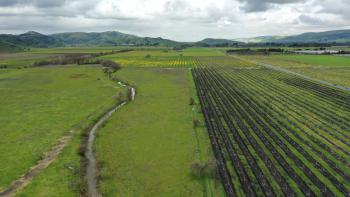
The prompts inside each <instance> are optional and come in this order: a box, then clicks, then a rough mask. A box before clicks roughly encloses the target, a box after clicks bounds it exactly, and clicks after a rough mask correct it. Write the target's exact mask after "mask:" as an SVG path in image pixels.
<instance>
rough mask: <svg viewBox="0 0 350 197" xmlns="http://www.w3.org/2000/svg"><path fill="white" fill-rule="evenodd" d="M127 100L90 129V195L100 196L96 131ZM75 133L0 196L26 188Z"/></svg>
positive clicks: (132, 97)
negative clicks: (95, 151) (96, 156)
mask: <svg viewBox="0 0 350 197" xmlns="http://www.w3.org/2000/svg"><path fill="white" fill-rule="evenodd" d="M119 84H120V85H122V86H125V87H129V86H127V85H125V84H123V83H119ZM129 88H131V100H134V97H135V89H134V88H133V87H129ZM125 104H126V102H124V103H122V104H120V105H118V106H117V107H116V108H114V109H112V110H111V111H109V112H108V113H107V114H106V115H105V116H103V117H102V118H101V119H100V120H99V121H98V122H97V123H96V124H95V125H94V127H93V128H92V129H91V130H90V134H89V141H88V149H87V152H86V153H85V154H86V157H87V159H88V161H89V163H88V167H87V179H88V180H87V181H88V189H89V194H91V195H90V196H93V197H96V196H100V195H99V193H98V190H97V179H96V172H97V169H96V160H95V157H94V155H93V142H94V139H95V133H96V130H97V128H98V127H99V126H101V124H103V123H104V122H105V121H106V120H107V119H108V118H109V117H110V116H111V115H112V114H113V113H114V112H115V111H116V110H117V109H119V108H120V107H122V106H123V105H125ZM74 133H75V130H74V129H72V130H70V131H69V132H68V134H66V135H64V136H63V137H61V138H60V139H59V140H58V141H57V144H56V145H55V146H54V147H52V149H51V150H50V151H48V152H46V153H45V154H44V157H43V159H42V160H40V161H38V162H37V164H36V165H35V166H33V167H32V168H31V169H30V170H29V171H28V172H26V173H25V174H23V175H22V176H21V177H20V178H18V179H17V180H15V181H13V182H12V183H11V185H10V186H9V187H8V188H7V189H5V190H4V191H0V197H11V196H14V195H15V194H16V192H17V191H19V190H21V189H23V188H25V187H26V186H27V185H29V184H30V183H31V181H32V180H33V178H34V177H35V176H37V175H38V174H39V173H40V172H42V171H43V170H44V169H45V168H47V167H48V166H49V165H50V164H51V163H52V162H54V161H55V160H56V158H57V157H58V155H59V154H60V153H61V152H62V150H63V148H64V147H65V146H66V145H67V144H68V143H69V141H70V140H71V138H72V137H73V135H74Z"/></svg>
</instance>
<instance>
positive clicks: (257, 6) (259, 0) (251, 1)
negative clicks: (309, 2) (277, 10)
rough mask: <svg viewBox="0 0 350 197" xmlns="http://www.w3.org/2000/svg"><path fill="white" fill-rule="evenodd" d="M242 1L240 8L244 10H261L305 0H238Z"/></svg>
mask: <svg viewBox="0 0 350 197" xmlns="http://www.w3.org/2000/svg"><path fill="white" fill-rule="evenodd" d="M238 1H239V2H241V3H243V5H242V6H241V8H242V9H243V10H244V11H245V12H263V11H266V10H268V9H271V8H272V7H273V6H274V5H278V4H288V3H299V2H303V1H305V0H264V1H263V0H238Z"/></svg>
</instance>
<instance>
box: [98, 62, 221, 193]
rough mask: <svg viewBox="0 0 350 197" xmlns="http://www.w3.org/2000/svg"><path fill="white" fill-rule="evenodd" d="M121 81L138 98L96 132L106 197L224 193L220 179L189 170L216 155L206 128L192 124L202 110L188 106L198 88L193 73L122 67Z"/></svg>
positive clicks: (102, 187) (103, 188)
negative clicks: (133, 89)
mask: <svg viewBox="0 0 350 197" xmlns="http://www.w3.org/2000/svg"><path fill="white" fill-rule="evenodd" d="M118 77H119V78H120V79H121V80H122V81H126V82H128V83H129V84H132V85H134V86H135V87H136V92H137V94H136V98H135V100H134V101H132V102H131V103H129V104H127V105H126V106H124V107H123V108H121V109H120V111H118V112H116V113H115V114H114V115H113V116H112V117H111V119H110V120H109V121H108V123H107V124H105V126H104V128H103V129H101V130H100V131H99V132H98V136H97V139H96V140H97V141H96V155H97V157H98V160H99V162H100V166H101V169H100V175H99V176H100V178H101V179H100V186H101V191H102V193H103V194H104V196H118V195H123V196H206V195H209V196H218V195H220V194H222V193H220V192H222V190H221V188H220V186H219V187H218V186H217V185H219V184H217V183H215V182H216V181H214V180H212V179H209V178H197V177H196V176H194V175H193V174H192V173H191V171H190V165H191V163H193V162H205V161H208V160H209V159H212V156H211V154H212V153H211V147H210V143H209V139H208V136H207V133H206V131H205V129H194V128H193V125H192V120H193V117H196V116H198V115H195V116H194V114H198V111H199V109H198V108H197V107H195V108H193V107H192V106H190V105H189V100H190V97H191V96H193V90H194V89H192V88H191V87H193V82H192V81H191V80H192V79H191V75H190V74H189V71H188V70H187V69H175V70H169V69H166V70H165V69H156V68H152V69H150V68H148V69H147V68H124V69H122V70H121V71H120V72H119V73H118ZM192 110H194V111H192ZM200 127H203V121H202V119H201V126H200Z"/></svg>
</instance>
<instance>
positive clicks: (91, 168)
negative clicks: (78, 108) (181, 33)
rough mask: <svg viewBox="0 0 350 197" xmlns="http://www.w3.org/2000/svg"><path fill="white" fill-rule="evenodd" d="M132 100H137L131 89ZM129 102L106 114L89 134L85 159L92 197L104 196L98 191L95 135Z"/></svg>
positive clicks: (89, 191) (89, 190)
mask: <svg viewBox="0 0 350 197" xmlns="http://www.w3.org/2000/svg"><path fill="white" fill-rule="evenodd" d="M120 85H122V86H126V85H125V84H122V83H120ZM130 94H131V100H134V98H135V94H136V92H135V89H134V88H132V87H131V92H130ZM126 103H127V102H123V103H121V104H120V105H118V106H117V107H115V108H114V109H112V110H111V111H109V112H108V113H106V114H105V115H104V116H103V117H102V118H101V119H100V120H99V121H98V122H97V123H96V124H95V125H94V126H93V127H92V129H91V130H90V133H89V139H88V144H87V150H86V153H85V157H86V158H87V160H88V166H87V169H86V179H87V184H88V196H90V197H100V196H102V195H101V193H100V192H99V191H98V189H97V162H96V158H95V156H94V150H93V145H94V141H95V134H96V131H97V129H98V128H99V127H100V126H101V125H102V124H103V123H104V122H105V121H106V120H108V119H109V118H110V117H111V115H112V114H113V113H114V112H115V111H117V110H118V109H119V108H121V107H123V106H124V105H125V104H126Z"/></svg>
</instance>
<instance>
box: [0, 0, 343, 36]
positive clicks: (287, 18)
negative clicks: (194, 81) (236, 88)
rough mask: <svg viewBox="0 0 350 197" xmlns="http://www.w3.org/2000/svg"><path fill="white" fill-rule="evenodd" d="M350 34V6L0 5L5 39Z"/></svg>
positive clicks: (306, 0)
mask: <svg viewBox="0 0 350 197" xmlns="http://www.w3.org/2000/svg"><path fill="white" fill-rule="evenodd" d="M334 29H350V0H0V33H16V34H18V33H23V32H26V31H29V30H34V31H38V32H41V33H56V32H76V31H83V32H92V31H97V32H101V31H121V32H124V33H131V34H136V35H140V36H152V37H164V38H169V39H174V40H178V41H197V40H201V39H203V38H206V37H214V38H246V37H253V36H261V35H290V34H296V33H302V32H307V31H323V30H334Z"/></svg>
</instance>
